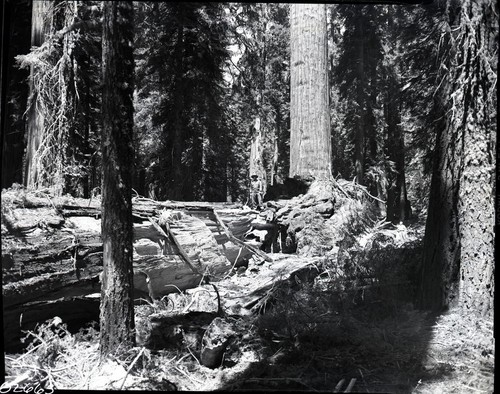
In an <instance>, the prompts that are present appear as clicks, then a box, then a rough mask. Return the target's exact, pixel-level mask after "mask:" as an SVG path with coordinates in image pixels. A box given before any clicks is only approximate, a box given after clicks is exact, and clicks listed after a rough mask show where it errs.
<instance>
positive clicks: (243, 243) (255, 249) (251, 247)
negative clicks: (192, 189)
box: [213, 209, 272, 261]
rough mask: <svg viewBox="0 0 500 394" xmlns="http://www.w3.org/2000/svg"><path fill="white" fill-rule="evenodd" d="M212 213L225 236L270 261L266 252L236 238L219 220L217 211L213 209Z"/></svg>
mask: <svg viewBox="0 0 500 394" xmlns="http://www.w3.org/2000/svg"><path fill="white" fill-rule="evenodd" d="M213 213H214V216H215V219H216V221H217V223H218V224H219V225H220V226H221V228H222V229H223V230H224V232H225V233H226V235H227V237H228V238H229V239H230V240H231V241H233V242H234V243H236V244H238V245H240V246H243V247H244V248H246V249H249V250H250V251H251V252H253V253H254V254H256V255H257V256H259V257H261V258H262V259H264V260H265V261H272V259H271V258H270V257H269V256H268V255H267V254H266V253H264V252H263V251H261V250H259V249H257V248H255V247H253V246H251V245H248V244H246V243H245V242H243V241H240V240H239V239H238V238H236V237H235V236H234V235H233V234H231V231H230V230H229V229H228V228H227V226H226V225H225V224H224V222H223V221H222V220H221V218H220V217H219V215H218V214H217V211H216V210H215V209H214V210H213Z"/></svg>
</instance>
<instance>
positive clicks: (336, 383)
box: [5, 184, 494, 393]
mask: <svg viewBox="0 0 500 394" xmlns="http://www.w3.org/2000/svg"><path fill="white" fill-rule="evenodd" d="M347 187H348V185H347V184H345V185H344V188H345V189H347ZM353 188H354V186H353ZM352 190H354V189H352ZM347 191H348V192H349V193H351V191H350V190H349V189H347ZM344 194H346V195H347V193H345V192H344ZM361 194H366V193H364V192H362V193H361ZM306 197H307V195H306ZM338 200H339V199H338V198H337V201H338ZM304 201H305V202H307V200H306V198H303V199H301V200H300V201H299V202H300V203H301V204H302V205H300V208H299V209H298V210H300V211H301V212H304V211H305V210H307V209H308V208H307V207H306V204H305V203H304ZM346 201H347V203H349V204H351V203H352V201H353V200H352V198H350V199H349V198H348V199H347V200H346ZM321 204H323V205H324V202H322V203H321ZM339 204H340V203H339ZM339 206H340V205H339ZM350 206H352V207H353V208H352V209H351V208H349V209H345V210H342V209H343V208H342V207H346V205H345V204H344V205H342V206H340V208H339V207H338V206H336V212H339V213H340V214H341V215H342V217H340V219H341V221H340V222H339V223H340V225H339V226H338V227H337V229H340V230H341V231H342V233H346V234H347V233H348V232H349V231H351V230H352V223H353V220H352V216H349V215H351V214H352V213H356V212H359V211H360V205H359V204H358V205H356V204H351V205H350ZM314 207H317V204H316V205H314V206H313V208H314ZM313 208H311V212H312V209H313ZM314 209H315V208H314ZM291 212H292V213H291V214H290V215H289V217H292V218H299V216H295V213H294V211H293V209H292V211H291ZM309 214H311V213H309ZM314 218H315V219H314V220H313V221H312V222H311V223H313V226H316V227H317V228H318V231H320V232H321V234H323V233H324V232H325V228H326V227H322V226H320V225H317V223H318V222H317V220H319V219H317V218H318V216H314ZM299 219H300V218H299ZM344 219H345V220H344ZM300 220H303V219H300ZM342 220H343V221H342ZM360 220H361V219H360ZM303 222H304V221H303ZM303 222H301V223H300V222H297V223H298V224H297V225H296V226H297V227H299V226H302V223H303ZM290 223H291V225H294V223H293V222H290ZM342 223H345V224H342ZM342 226H344V227H342ZM361 227H362V226H361ZM327 230H328V229H327ZM340 230H339V231H340ZM307 234H312V235H310V238H307V237H306V236H304V238H302V240H303V241H304V242H303V243H302V244H301V245H302V247H303V250H304V251H305V254H307V251H308V250H311V249H307V247H308V246H309V244H307V242H311V243H314V242H317V243H319V241H318V240H317V237H316V236H315V235H314V233H306V235H307ZM327 235H328V234H327ZM330 235H332V234H330ZM334 235H335V234H333V235H332V237H333V236H334ZM315 237H316V238H315ZM422 237H423V220H414V221H413V222H412V223H407V225H406V226H402V225H400V226H392V225H390V226H387V225H386V224H384V225H382V226H377V225H375V226H373V227H371V228H370V229H368V230H367V231H364V232H363V231H361V232H359V231H358V234H357V235H356V236H355V238H356V239H357V240H356V241H354V236H353V237H351V238H350V239H347V241H345V242H343V243H339V245H340V246H339V248H338V250H337V251H336V252H335V256H336V257H335V260H328V259H323V260H321V259H320V261H317V260H316V257H312V256H308V257H306V255H304V256H300V255H296V256H295V257H292V259H290V256H291V255H289V254H281V253H276V254H270V256H272V259H271V260H272V261H269V262H263V261H259V260H258V259H255V260H254V259H253V258H252V259H251V260H250V262H249V264H248V267H246V269H243V270H237V271H236V272H233V273H232V274H231V275H230V276H228V277H227V278H226V279H224V280H222V281H219V282H217V286H218V287H219V290H220V291H221V294H224V291H226V293H225V294H226V296H227V295H228V294H230V293H231V292H230V291H229V292H228V289H229V290H231V289H236V288H238V289H239V290H241V289H248V288H250V287H253V286H255V285H257V284H262V283H263V282H265V281H266V280H268V279H269V278H270V277H271V276H272V275H274V274H276V272H277V271H276V267H279V266H280V264H282V265H283V264H286V262H287V261H289V262H291V263H293V262H294V261H295V260H297V261H295V262H294V264H297V265H298V266H300V264H304V263H305V261H306V260H307V259H309V260H308V261H310V262H311V264H312V266H313V267H314V269H315V270H317V273H316V274H315V276H314V277H312V278H310V277H308V276H307V275H306V276H300V275H298V276H300V277H297V275H296V276H295V277H294V278H293V280H290V279H288V280H280V281H275V282H273V285H272V286H270V287H265V286H264V287H263V288H264V289H265V293H264V294H263V295H262V296H261V297H259V298H258V302H257V303H256V304H255V305H254V304H252V305H254V306H252V307H251V308H250V309H248V310H247V312H248V313H243V314H241V313H240V314H236V313H235V314H232V313H228V311H229V310H230V305H233V304H231V303H228V300H224V299H223V298H224V296H221V298H222V300H221V301H222V306H223V307H224V308H223V309H224V310H225V311H226V316H225V317H224V319H225V320H226V322H228V324H230V325H231V329H229V332H230V341H229V345H228V347H227V348H226V350H225V353H224V358H223V361H222V364H221V365H220V366H219V367H218V368H214V369H211V368H208V367H205V366H204V365H203V364H202V362H201V355H200V346H201V340H200V339H201V338H200V332H202V333H203V332H204V331H205V329H206V328H207V326H208V323H209V322H208V321H206V322H205V323H203V322H202V320H203V316H205V317H207V312H206V311H205V310H204V307H206V310H207V311H209V312H208V313H212V316H211V317H210V319H212V320H213V305H208V303H210V302H211V303H212V304H213V303H214V299H213V296H212V297H209V296H207V298H203V297H202V296H201V295H200V297H201V298H200V299H201V300H203V299H205V300H209V301H207V302H208V303H207V305H201V307H200V305H198V306H197V308H198V309H197V311H195V312H194V313H192V314H191V315H190V314H189V313H187V314H186V313H185V314H184V315H182V314H180V313H178V312H179V311H184V312H185V311H186V310H188V309H189V307H187V305H192V304H193V301H194V300H195V293H196V292H198V293H200V294H205V295H206V294H208V291H201V290H203V286H201V287H199V288H195V289H191V290H189V291H186V292H184V293H182V294H178V295H177V297H172V296H171V295H169V297H170V298H171V299H173V300H174V301H175V302H174V303H173V305H172V304H169V303H163V302H159V301H158V300H155V301H153V302H147V303H145V304H142V305H137V306H136V307H135V313H136V329H137V335H140V334H141V332H140V331H141V329H142V328H144V325H143V323H144V322H145V321H148V322H150V320H148V317H149V316H152V315H156V316H157V315H163V316H167V317H169V318H172V319H173V320H171V321H173V322H175V321H176V320H175V319H177V318H178V317H179V316H181V318H183V319H184V318H185V317H186V316H187V315H189V316H192V317H193V319H192V321H190V322H188V323H189V324H191V325H192V326H193V327H189V324H188V325H186V324H185V321H184V325H174V326H175V327H174V329H173V331H176V330H177V331H178V332H173V334H172V335H171V337H169V340H170V341H171V345H169V346H160V347H155V346H153V347H151V346H145V345H143V344H141V345H139V346H137V347H135V348H132V349H130V350H127V351H122V352H121V353H120V352H118V353H117V354H116V355H115V356H111V357H108V358H106V359H104V360H102V361H101V360H100V356H99V349H98V344H99V332H98V330H97V329H96V328H97V327H96V326H95V325H94V326H89V327H86V328H84V329H81V330H80V331H79V332H78V333H73V332H69V331H68V330H67V329H66V327H65V324H64V322H63V321H61V319H59V318H57V317H56V318H54V319H53V320H52V321H49V322H47V323H44V324H41V325H39V326H38V328H37V329H36V330H34V331H29V332H27V333H26V336H27V337H26V338H27V339H29V341H30V343H29V344H28V345H27V347H26V349H25V350H24V351H23V352H22V353H17V354H5V365H6V368H5V370H6V377H7V381H9V385H11V386H12V385H18V386H19V387H28V386H30V385H31V386H35V385H37V384H39V385H41V386H45V387H47V388H56V389H83V390H89V389H90V390H100V389H114V390H116V389H124V390H135V389H139V390H159V391H160V390H161V391H170V390H183V391H212V390H228V391H247V390H251V391H311V392H315V391H322V392H325V391H328V392H389V393H409V392H415V393H463V392H471V393H472V392H474V393H492V392H493V376H494V375H493V374H494V335H493V322H492V321H489V320H485V319H482V318H480V317H476V316H472V315H468V314H466V313H464V312H463V311H460V310H454V309H452V310H449V311H447V312H446V313H443V314H440V315H436V314H432V313H429V312H424V311H420V310H417V309H415V308H414V307H413V305H412V303H411V299H412V298H413V294H414V285H413V284H412V283H408V281H407V280H406V279H411V278H412V277H414V275H415V271H414V267H415V261H418V260H419V259H418V256H417V257H412V254H415V253H417V251H419V250H420V251H421V246H418V245H421V240H422ZM321 242H323V241H321ZM318 245H319V244H318ZM318 245H317V244H314V246H315V247H318ZM319 246H321V245H319ZM419 248H420V249H419ZM320 257H324V256H320ZM287 259H288V260H287ZM294 259H295V260H294ZM300 259H303V260H304V262H301V261H300ZM332 261H333V263H332ZM291 263H290V264H291ZM332 264H333V265H332ZM273 267H274V268H275V270H274V271H273ZM335 270H337V271H335ZM339 270H340V271H341V272H340V274H339V273H338V271H339ZM370 270H371V271H370ZM297 272H299V271H297ZM301 272H302V271H301ZM370 272H371V273H372V274H373V273H375V274H377V275H378V276H379V278H382V279H383V280H384V281H382V282H381V281H380V280H379V281H376V282H371V279H369V280H365V279H359V278H361V277H362V275H366V274H368V273H370ZM349 276H351V277H352V276H354V277H356V279H355V280H349V281H347V280H345V281H344V282H343V279H342V278H348V277H349ZM410 282H411V281H410ZM205 286H209V285H205ZM190 291H192V292H191V293H189V292H190ZM249 294H251V293H249ZM190 297H191V298H190ZM196 300H197V301H199V300H198V299H196ZM235 300H238V298H237V297H236V298H235ZM216 309H217V308H216ZM210 311H211V312H210ZM228 315H229V316H228ZM210 321H211V320H210ZM141 324H142V325H141ZM141 327H142V328H141Z"/></svg>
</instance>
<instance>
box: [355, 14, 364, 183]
mask: <svg viewBox="0 0 500 394" xmlns="http://www.w3.org/2000/svg"><path fill="white" fill-rule="evenodd" d="M357 23H358V28H357V31H358V36H357V40H358V51H359V55H358V64H357V73H358V89H357V90H358V94H357V96H358V97H357V101H358V106H359V111H360V114H359V120H358V122H357V125H356V137H355V139H354V170H355V173H356V182H358V183H359V184H363V183H364V175H365V122H366V101H367V100H366V97H365V92H364V90H365V89H366V86H365V83H366V82H365V81H366V78H365V45H364V40H365V37H364V34H363V18H361V17H360V18H358V22H357Z"/></svg>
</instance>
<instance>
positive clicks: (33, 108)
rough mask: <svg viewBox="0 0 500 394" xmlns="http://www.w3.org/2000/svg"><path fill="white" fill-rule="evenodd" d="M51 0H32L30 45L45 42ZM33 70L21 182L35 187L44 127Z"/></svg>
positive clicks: (38, 44)
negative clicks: (37, 153)
mask: <svg viewBox="0 0 500 394" xmlns="http://www.w3.org/2000/svg"><path fill="white" fill-rule="evenodd" d="M52 17H53V15H52V1H33V5H32V17H31V46H37V47H39V46H40V45H42V44H43V43H44V42H45V39H46V37H47V35H48V34H49V33H50V29H51V26H52ZM34 79H35V70H34V67H33V66H31V67H30V83H29V90H30V94H29V102H28V112H27V121H26V124H27V130H26V150H25V153H24V165H23V167H24V170H23V183H24V185H25V186H26V187H29V188H35V187H36V186H37V183H38V182H37V181H38V168H37V163H36V152H37V151H38V147H39V146H40V142H41V136H42V132H43V127H44V117H43V114H42V113H41V111H40V108H39V107H38V106H37V101H38V100H37V96H38V91H37V87H36V81H35V80H34Z"/></svg>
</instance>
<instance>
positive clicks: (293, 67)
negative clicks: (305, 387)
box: [290, 4, 332, 178]
mask: <svg viewBox="0 0 500 394" xmlns="http://www.w3.org/2000/svg"><path fill="white" fill-rule="evenodd" d="M290 45H291V62H290V72H291V75H290V81H291V85H290V89H291V91H290V96H291V98H290V117H291V132H290V177H294V176H296V175H298V176H303V177H305V176H310V175H312V176H314V177H317V178H330V177H331V172H332V171H331V137H330V113H329V98H328V63H327V29H326V7H325V5H324V4H293V5H292V6H291V13H290Z"/></svg>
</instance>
